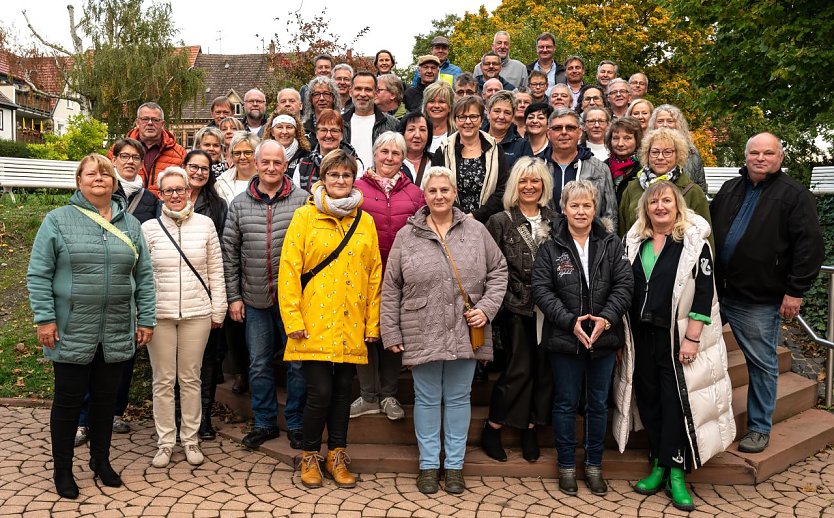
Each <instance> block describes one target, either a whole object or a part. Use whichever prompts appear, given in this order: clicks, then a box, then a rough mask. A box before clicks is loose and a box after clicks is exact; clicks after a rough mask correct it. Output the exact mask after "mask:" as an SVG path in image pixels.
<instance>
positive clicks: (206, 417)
mask: <svg viewBox="0 0 834 518" xmlns="http://www.w3.org/2000/svg"><path fill="white" fill-rule="evenodd" d="M197 435H198V436H199V437H200V439H201V440H203V441H213V440H214V439H216V438H217V432H216V431H215V430H214V427H213V426H212V425H211V413H210V412H206V411H205V410H203V417H202V418H201V419H200V428H199V429H198V430H197Z"/></svg>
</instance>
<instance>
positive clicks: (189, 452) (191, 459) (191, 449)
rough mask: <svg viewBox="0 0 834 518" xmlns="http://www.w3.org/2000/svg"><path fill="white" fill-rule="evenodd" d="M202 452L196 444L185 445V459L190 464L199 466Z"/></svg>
mask: <svg viewBox="0 0 834 518" xmlns="http://www.w3.org/2000/svg"><path fill="white" fill-rule="evenodd" d="M204 459H205V457H203V452H201V451H200V447H199V446H197V445H196V444H188V445H186V446H185V460H187V461H188V463H189V464H191V465H192V466H199V465H200V464H202V463H203V460H204Z"/></svg>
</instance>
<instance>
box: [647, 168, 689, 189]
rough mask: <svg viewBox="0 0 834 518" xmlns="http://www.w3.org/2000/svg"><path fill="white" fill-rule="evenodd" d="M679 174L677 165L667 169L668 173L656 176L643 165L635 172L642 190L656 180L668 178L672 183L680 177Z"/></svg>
mask: <svg viewBox="0 0 834 518" xmlns="http://www.w3.org/2000/svg"><path fill="white" fill-rule="evenodd" d="M680 176H681V171H680V169H678V167H677V166H675V167H674V168H672V170H671V171H669V172H668V173H666V174H663V175H660V176H657V175H656V174H655V173H654V172H652V170H651V169H649V168H648V167H643V169H641V170H640V172H639V173H637V177H638V178H639V179H640V187H642V188H643V190H644V191H645V190H646V189H648V188H649V185H651V184H653V183H655V182H657V181H660V180H669V181H670V182H672V183H674V182H675V181H676V180H677V179H678V178H680Z"/></svg>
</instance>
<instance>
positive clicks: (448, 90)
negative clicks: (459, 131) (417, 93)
mask: <svg viewBox="0 0 834 518" xmlns="http://www.w3.org/2000/svg"><path fill="white" fill-rule="evenodd" d="M438 97H439V98H440V99H441V100H443V101H445V102H446V106H448V107H449V113H448V114H447V115H446V131H447V132H448V134H449V135H451V134H452V133H454V132H455V113H454V111H453V109H452V108H454V105H455V92H454V91H453V90H452V87H451V86H450V85H449V83H447V82H446V81H437V82H435V83H432V84H430V85H429V86H428V87H426V89H425V91H424V92H423V115H424V116H425V117H426V120H430V119H429V111H428V105H429V103H430V102H431V101H433V100H435V99H437V98H438Z"/></svg>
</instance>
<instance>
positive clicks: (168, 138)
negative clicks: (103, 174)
mask: <svg viewBox="0 0 834 518" xmlns="http://www.w3.org/2000/svg"><path fill="white" fill-rule="evenodd" d="M125 137H127V138H132V139H136V140H139V128H133V129H132V130H130V131H129V132H128V133H127V135H125ZM139 142H142V141H141V140H139ZM159 146H160V150H159V156H158V157H157V158H156V161H155V162H154V166H153V171H152V173H151V174H150V176H149V175H148V173H147V171H145V166H144V163H143V164H142V167H141V168H140V169H139V176H141V177H142V179H143V180H144V181H145V188H147V189H149V190H150V191H151V192H152V193H154V196H159V193H158V192H157V190H158V189H157V186H156V175H157V174H159V172H160V171H162V170H163V169H165V168H166V167H169V166H172V165H175V166H177V167H182V161H183V159H185V149H184V148H183V147H182V146H180V145H179V144H177V139H176V137H174V134H173V133H171V132H170V131H168V130H167V129H163V130H162V142H160V144H159ZM107 158H109V159H110V160H113V148H112V147H111V148H110V151H108V152H107Z"/></svg>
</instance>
